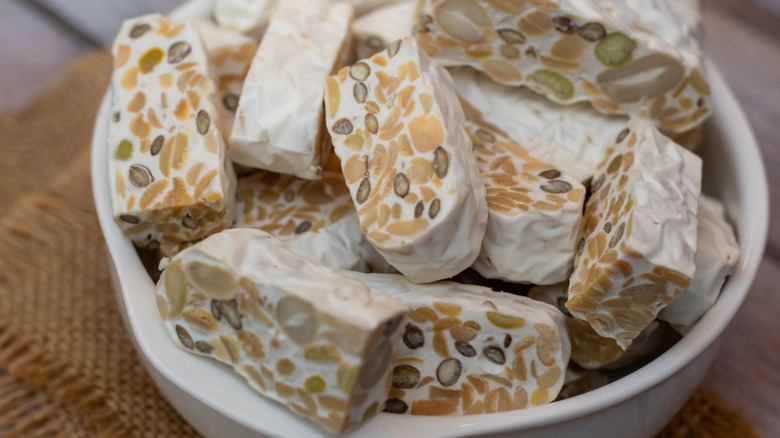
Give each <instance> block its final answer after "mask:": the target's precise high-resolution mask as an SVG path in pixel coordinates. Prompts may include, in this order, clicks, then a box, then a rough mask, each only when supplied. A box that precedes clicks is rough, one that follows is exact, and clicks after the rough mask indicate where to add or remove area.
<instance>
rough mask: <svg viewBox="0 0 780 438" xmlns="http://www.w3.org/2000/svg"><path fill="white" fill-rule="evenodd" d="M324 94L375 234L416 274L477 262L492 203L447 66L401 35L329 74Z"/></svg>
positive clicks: (443, 274)
mask: <svg viewBox="0 0 780 438" xmlns="http://www.w3.org/2000/svg"><path fill="white" fill-rule="evenodd" d="M325 104H326V112H327V127H328V130H329V132H330V135H331V137H332V139H333V147H334V151H335V153H336V154H337V155H338V156H339V158H340V159H341V165H342V169H343V171H344V176H345V178H346V180H347V185H348V186H349V189H350V192H351V193H352V198H353V200H354V202H355V206H356V207H357V209H358V214H359V215H360V226H361V228H362V230H363V232H364V233H365V234H366V236H368V240H369V242H371V244H372V245H374V247H375V248H376V249H377V250H378V251H379V253H380V254H382V256H383V257H384V258H385V259H386V260H387V261H388V262H389V263H390V264H391V265H393V266H394V267H395V268H396V269H398V270H399V271H401V273H403V274H404V275H406V276H407V277H408V278H409V279H411V280H412V281H414V282H418V283H421V282H430V281H436V280H441V279H444V278H449V277H451V276H453V275H455V274H457V273H458V272H460V271H462V270H464V269H465V268H467V267H468V266H470V265H471V264H472V263H473V262H474V260H475V259H476V257H477V255H478V253H479V249H480V246H481V242H482V238H483V237H484V235H485V226H486V222H487V203H486V201H485V188H484V185H483V184H482V182H481V181H480V179H479V174H478V173H477V166H476V164H475V160H474V157H473V154H472V153H471V141H470V140H469V138H468V135H467V134H466V132H465V130H464V129H463V122H464V115H463V112H462V110H461V107H460V103H458V100H457V95H456V94H455V91H454V90H453V88H452V81H451V79H450V76H449V74H448V73H447V71H446V70H444V68H442V67H441V66H439V65H438V64H436V63H435V62H434V61H432V60H431V59H430V58H429V57H428V56H427V55H425V53H424V52H422V51H421V50H420V49H419V47H418V46H417V43H416V42H415V40H414V39H412V38H407V39H404V40H398V41H396V42H395V43H393V44H391V45H390V47H389V48H388V49H387V50H386V51H384V52H381V53H379V54H377V55H375V56H374V57H372V58H371V59H366V60H363V61H360V62H358V63H356V64H354V65H353V66H351V67H349V68H344V69H342V70H341V71H339V73H338V75H336V76H331V77H329V78H328V80H327V95H326V100H325Z"/></svg>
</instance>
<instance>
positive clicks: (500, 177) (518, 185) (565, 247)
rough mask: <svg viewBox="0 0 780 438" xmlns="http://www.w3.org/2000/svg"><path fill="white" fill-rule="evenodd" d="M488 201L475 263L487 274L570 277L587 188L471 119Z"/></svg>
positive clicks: (542, 279)
mask: <svg viewBox="0 0 780 438" xmlns="http://www.w3.org/2000/svg"><path fill="white" fill-rule="evenodd" d="M465 127H466V132H468V133H469V135H470V136H471V140H472V141H473V143H474V157H475V158H476V160H477V167H478V168H479V172H480V176H481V177H482V182H483V183H484V184H485V189H486V191H487V202H488V226H487V233H485V238H484V239H483V240H482V250H481V251H480V253H479V257H477V260H476V261H475V262H474V265H473V266H472V267H473V268H474V269H475V270H476V271H477V272H479V273H480V274H481V275H482V276H483V277H485V278H498V279H501V280H506V281H512V282H519V283H534V284H552V283H557V282H560V281H564V280H566V279H567V278H568V276H569V274H570V271H571V266H572V261H573V260H574V250H575V247H576V246H577V239H578V237H579V225H580V221H581V219H582V205H583V202H584V201H585V187H584V186H583V185H582V184H581V183H580V182H579V181H577V180H576V179H574V178H572V177H571V176H569V175H566V174H565V173H564V172H562V171H561V170H559V169H558V168H557V167H556V166H554V165H552V164H548V163H545V162H542V161H540V160H538V159H537V158H536V157H534V156H532V155H531V154H529V153H528V151H526V150H525V149H524V148H523V147H522V146H520V145H518V144H517V143H515V142H513V141H511V140H509V139H508V138H506V137H505V136H503V135H501V134H500V133H499V132H497V131H496V130H493V129H491V128H490V127H489V125H487V124H485V125H481V124H478V123H476V122H474V121H472V120H466V124H465Z"/></svg>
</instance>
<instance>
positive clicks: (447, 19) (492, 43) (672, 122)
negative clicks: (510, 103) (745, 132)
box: [415, 0, 712, 132]
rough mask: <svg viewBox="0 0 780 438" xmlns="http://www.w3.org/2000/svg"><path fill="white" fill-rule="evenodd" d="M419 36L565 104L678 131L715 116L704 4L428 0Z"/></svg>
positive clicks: (460, 60) (430, 46) (687, 0)
mask: <svg viewBox="0 0 780 438" xmlns="http://www.w3.org/2000/svg"><path fill="white" fill-rule="evenodd" d="M421 3H422V15H421V17H420V22H419V23H418V25H417V27H416V34H415V35H416V37H417V39H418V41H419V42H420V45H421V46H422V47H423V48H425V50H426V51H427V52H428V54H429V55H431V56H433V57H434V58H436V59H437V60H438V61H440V62H442V63H444V64H445V65H448V66H456V65H468V66H471V67H474V68H477V69H479V70H481V71H484V72H485V73H486V74H488V75H489V76H490V77H491V79H493V80H494V81H496V82H500V83H502V84H507V85H514V86H518V85H525V86H528V87H530V88H532V89H534V90H535V91H536V92H538V93H541V94H543V95H545V96H547V97H548V98H549V99H551V100H554V101H556V102H558V103H563V104H570V103H574V102H583V101H588V102H591V103H592V104H593V106H594V107H595V108H596V109H598V110H599V111H601V112H603V113H605V114H629V115H632V116H638V117H642V118H645V119H648V120H650V121H652V122H653V123H654V124H656V125H658V126H660V127H661V128H664V129H668V130H670V131H674V132H682V131H687V130H689V129H691V128H693V127H694V126H696V125H698V124H700V123H701V122H703V121H704V119H706V118H707V116H708V115H709V114H710V112H711V106H712V104H711V99H710V88H709V85H708V84H707V81H706V79H705V78H704V75H703V74H702V71H703V60H702V54H701V49H700V47H699V40H700V38H699V37H700V25H701V12H700V10H699V2H698V0H599V1H593V0H540V1H507V0H421Z"/></svg>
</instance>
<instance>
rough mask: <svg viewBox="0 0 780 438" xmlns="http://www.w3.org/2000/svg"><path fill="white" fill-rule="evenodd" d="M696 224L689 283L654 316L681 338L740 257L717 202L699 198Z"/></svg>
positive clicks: (705, 307) (722, 210)
mask: <svg viewBox="0 0 780 438" xmlns="http://www.w3.org/2000/svg"><path fill="white" fill-rule="evenodd" d="M698 222H699V225H698V241H699V243H698V248H697V250H696V258H695V261H696V275H694V277H693V282H692V283H691V285H690V286H688V288H687V289H685V290H684V291H683V292H682V293H681V294H680V296H679V297H677V298H676V299H675V300H674V301H673V302H672V304H669V305H668V306H666V307H665V308H664V309H663V310H661V313H659V314H658V319H660V320H662V321H666V322H668V323H669V324H671V325H672V327H674V329H675V330H677V331H678V332H679V333H680V334H682V335H685V334H686V333H687V332H688V331H689V330H690V328H691V327H692V326H693V324H694V323H696V321H697V320H698V319H699V318H701V316H702V315H704V312H706V311H707V309H709V308H710V307H712V305H713V304H715V300H716V299H717V298H718V295H719V294H720V290H721V289H722V288H723V283H724V282H725V281H726V277H728V276H729V275H730V274H731V271H732V270H733V269H734V267H735V266H736V265H737V262H738V261H739V254H740V250H739V244H738V243H737V238H736V237H735V236H734V230H733V229H732V228H731V225H729V223H728V222H726V218H725V215H724V208H723V205H722V204H721V203H720V202H719V201H718V200H717V199H714V198H710V197H709V196H705V195H704V194H702V195H701V197H700V198H699V212H698Z"/></svg>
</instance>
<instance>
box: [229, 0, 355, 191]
mask: <svg viewBox="0 0 780 438" xmlns="http://www.w3.org/2000/svg"><path fill="white" fill-rule="evenodd" d="M351 24H352V7H351V6H350V5H349V4H346V3H334V4H331V3H330V2H328V1H321V0H288V1H284V2H280V3H279V6H278V7H277V9H276V12H275V13H274V15H273V17H272V18H271V24H270V25H269V27H268V30H267V31H266V33H265V35H264V36H263V40H262V42H261V43H260V47H259V48H258V49H257V53H256V54H255V58H254V60H253V61H252V66H251V67H250V69H249V73H248V74H247V77H246V81H245V82H244V89H243V93H242V94H241V98H240V99H239V102H238V109H237V111H236V120H235V123H234V125H233V132H232V134H231V136H230V144H231V148H230V158H231V159H232V160H233V161H234V162H236V163H238V164H241V165H244V166H249V167H255V168H258V169H264V170H270V171H273V172H277V173H286V174H290V175H295V176H297V177H299V178H304V179H317V178H319V177H320V173H321V172H322V165H323V164H324V163H325V162H326V161H327V159H328V154H330V148H331V146H330V141H329V139H328V134H327V132H326V130H325V129H324V127H323V117H324V115H323V108H322V99H323V96H324V94H325V78H326V77H327V76H328V75H330V74H332V73H333V72H334V71H335V70H336V69H338V68H339V67H341V66H342V65H344V64H345V63H346V62H348V58H349V56H350V55H351V52H350V47H351V38H352V34H351Z"/></svg>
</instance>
